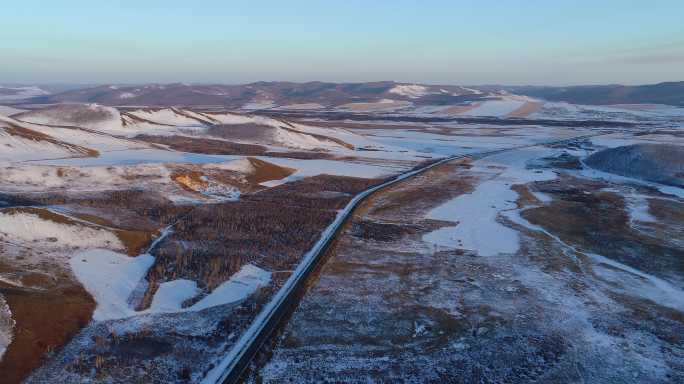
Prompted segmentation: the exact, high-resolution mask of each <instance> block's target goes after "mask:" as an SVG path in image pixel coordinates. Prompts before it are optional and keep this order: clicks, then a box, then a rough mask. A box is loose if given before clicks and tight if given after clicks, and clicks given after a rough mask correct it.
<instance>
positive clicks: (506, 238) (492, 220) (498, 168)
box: [423, 148, 556, 256]
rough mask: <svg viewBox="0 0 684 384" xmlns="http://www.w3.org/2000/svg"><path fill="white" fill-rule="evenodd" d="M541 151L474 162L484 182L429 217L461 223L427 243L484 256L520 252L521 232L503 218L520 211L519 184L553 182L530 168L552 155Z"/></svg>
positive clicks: (427, 237) (433, 234) (547, 173)
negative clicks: (528, 166)
mask: <svg viewBox="0 0 684 384" xmlns="http://www.w3.org/2000/svg"><path fill="white" fill-rule="evenodd" d="M548 154H549V151H548V150H544V149H540V148H533V149H532V148H530V149H520V150H516V151H511V152H506V153H504V154H500V155H494V156H491V157H487V158H486V159H483V160H478V161H475V162H474V163H473V166H474V167H473V171H474V172H476V173H478V174H480V175H481V176H480V177H481V178H482V179H484V181H482V182H481V183H480V184H478V185H477V187H476V188H475V190H474V191H473V192H471V193H468V194H465V195H461V196H459V197H457V198H455V199H453V200H450V201H448V202H447V203H445V204H443V205H441V206H439V207H437V208H434V209H433V210H432V211H430V212H429V213H428V217H429V218H431V219H435V220H444V221H451V222H455V223H457V225H456V226H454V227H444V228H440V229H437V230H436V231H433V232H430V233H428V234H426V235H425V236H423V240H424V241H427V242H429V243H433V244H436V245H440V246H446V247H450V248H459V249H465V250H470V251H472V252H476V253H477V254H479V255H481V256H494V255H497V254H499V253H515V252H517V251H518V247H519V239H518V232H517V231H515V230H514V229H512V228H510V227H508V226H505V225H503V224H502V223H501V222H500V219H499V215H500V213H501V212H503V211H506V210H512V209H515V208H516V204H515V200H516V199H517V197H518V194H517V193H516V192H515V191H513V190H512V189H511V186H512V185H515V184H526V183H530V182H533V181H544V180H552V179H554V178H555V177H556V175H555V174H554V173H553V172H551V171H533V170H529V169H526V167H525V166H526V163H527V162H528V161H529V160H532V159H535V158H538V157H541V156H542V155H548Z"/></svg>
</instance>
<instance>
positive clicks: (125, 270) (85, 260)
mask: <svg viewBox="0 0 684 384" xmlns="http://www.w3.org/2000/svg"><path fill="white" fill-rule="evenodd" d="M69 263H70V265H71V269H72V270H73V272H74V274H75V275H76V277H77V278H78V281H80V282H81V284H83V286H84V287H85V289H86V290H87V291H88V293H90V294H91V295H92V296H93V298H95V301H96V302H97V308H96V309H95V312H94V313H93V319H94V320H96V321H103V320H110V319H120V318H124V317H129V316H132V315H134V314H135V311H134V310H133V309H131V308H130V307H129V305H128V297H129V296H130V295H131V293H133V291H134V289H135V287H136V286H137V285H138V282H139V281H140V280H141V279H142V278H143V277H145V275H146V274H147V270H148V269H149V268H150V267H151V266H152V264H154V257H152V256H151V255H148V254H143V255H140V256H137V257H130V256H126V255H123V254H121V253H117V252H112V251H109V250H105V249H91V250H88V251H84V252H81V253H78V254H76V255H74V256H73V257H72V258H71V260H70V261H69Z"/></svg>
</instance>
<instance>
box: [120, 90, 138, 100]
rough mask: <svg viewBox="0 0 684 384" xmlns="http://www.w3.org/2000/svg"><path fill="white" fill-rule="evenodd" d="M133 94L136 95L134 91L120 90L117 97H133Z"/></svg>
mask: <svg viewBox="0 0 684 384" xmlns="http://www.w3.org/2000/svg"><path fill="white" fill-rule="evenodd" d="M135 96H136V95H135V93H131V92H121V93H120V94H119V99H130V98H132V97H135Z"/></svg>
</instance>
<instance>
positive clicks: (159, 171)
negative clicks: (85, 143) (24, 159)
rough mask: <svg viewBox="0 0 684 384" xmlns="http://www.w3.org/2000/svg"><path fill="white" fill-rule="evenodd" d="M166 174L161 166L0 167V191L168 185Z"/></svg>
mask: <svg viewBox="0 0 684 384" xmlns="http://www.w3.org/2000/svg"><path fill="white" fill-rule="evenodd" d="M169 175H170V171H169V170H168V168H166V167H165V166H163V165H159V164H146V165H135V166H121V167H109V166H108V167H95V166H94V167H81V168H76V167H55V166H46V165H33V164H15V165H12V166H2V167H0V188H2V189H3V190H10V191H20V192H26V191H44V190H45V189H53V188H68V189H69V190H71V191H79V190H94V189H98V188H101V189H103V190H105V189H110V188H112V187H115V186H122V187H130V186H131V185H132V180H136V181H139V182H140V183H141V184H142V183H146V184H147V185H148V186H149V185H150V182H159V183H164V184H166V183H170V182H171V180H170V178H169Z"/></svg>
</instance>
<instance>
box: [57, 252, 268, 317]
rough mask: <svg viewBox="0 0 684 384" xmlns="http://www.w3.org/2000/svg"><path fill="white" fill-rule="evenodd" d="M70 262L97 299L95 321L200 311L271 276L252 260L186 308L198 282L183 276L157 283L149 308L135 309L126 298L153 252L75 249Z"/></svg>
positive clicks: (238, 298) (233, 300) (241, 295)
mask: <svg viewBox="0 0 684 384" xmlns="http://www.w3.org/2000/svg"><path fill="white" fill-rule="evenodd" d="M69 263H70V265H71V269H72V271H73V272H74V275H76V278H77V279H78V281H80V282H81V284H83V286H84V287H85V289H86V290H87V291H88V293H90V294H91V295H92V296H93V298H94V299H95V301H96V302H97V308H96V309H95V312H94V313H93V320H95V321H104V320H112V319H122V318H127V317H132V316H137V315H142V314H150V313H171V312H181V311H201V310H203V309H207V308H210V307H214V306H217V305H223V304H231V303H237V302H240V301H242V300H244V299H246V298H247V297H249V296H250V295H251V294H252V293H254V292H255V291H256V290H257V289H259V288H260V287H262V286H264V285H267V284H268V283H269V282H270V280H271V274H270V272H267V271H265V270H263V269H261V268H258V267H255V266H253V265H251V264H247V265H244V266H243V267H242V268H241V269H240V270H239V271H238V272H237V273H235V274H234V275H233V276H231V278H230V279H229V280H228V281H226V282H224V283H223V284H221V285H219V286H218V287H217V288H216V289H214V290H213V291H212V292H211V293H210V294H208V295H207V296H205V297H204V298H203V299H201V300H200V301H198V302H197V303H195V304H194V305H192V306H191V307H188V308H182V304H183V302H185V301H186V300H189V299H192V298H193V297H196V296H197V295H198V294H199V293H200V290H199V288H198V287H197V283H196V282H194V281H191V280H185V279H179V280H173V281H168V282H165V283H162V284H160V286H159V289H158V290H157V292H156V293H155V295H154V297H153V298H152V304H151V305H150V308H149V309H147V310H144V311H136V310H134V309H133V308H131V305H130V301H129V298H130V297H131V295H132V294H133V293H134V292H135V290H136V287H138V286H139V284H140V283H141V282H142V281H143V279H144V278H145V275H146V274H147V271H148V270H149V269H150V268H151V267H152V265H153V264H154V257H153V256H152V255H150V254H147V253H145V254H142V255H140V256H137V257H130V256H126V255H123V254H121V253H117V252H113V251H109V250H106V249H92V250H88V251H84V252H80V253H77V254H76V255H74V256H73V257H72V258H71V259H70V261H69Z"/></svg>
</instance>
